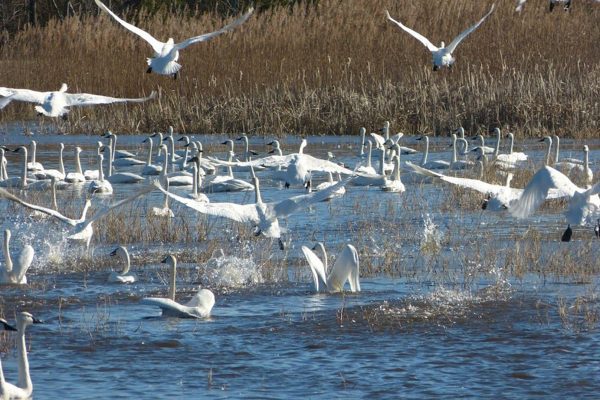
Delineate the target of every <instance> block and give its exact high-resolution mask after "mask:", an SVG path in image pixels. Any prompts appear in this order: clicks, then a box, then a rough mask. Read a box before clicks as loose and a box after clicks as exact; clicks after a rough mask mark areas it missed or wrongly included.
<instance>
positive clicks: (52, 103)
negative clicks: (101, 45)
mask: <svg viewBox="0 0 600 400" xmlns="http://www.w3.org/2000/svg"><path fill="white" fill-rule="evenodd" d="M0 96H2V98H1V99H0V110H1V109H3V108H4V107H6V106H7V105H8V104H9V103H10V102H11V101H13V100H14V101H25V102H29V103H37V104H41V105H39V106H35V110H36V111H37V112H38V113H40V114H43V115H45V116H47V117H66V115H67V114H68V113H69V111H70V110H69V107H75V106H87V105H96V104H112V103H143V102H145V101H148V100H151V99H154V98H156V92H152V93H150V96H148V97H142V98H137V99H127V98H116V97H108V96H99V95H95V94H88V93H67V84H66V83H63V84H62V86H61V88H60V90H58V91H55V92H37V91H35V90H29V89H11V88H5V87H0Z"/></svg>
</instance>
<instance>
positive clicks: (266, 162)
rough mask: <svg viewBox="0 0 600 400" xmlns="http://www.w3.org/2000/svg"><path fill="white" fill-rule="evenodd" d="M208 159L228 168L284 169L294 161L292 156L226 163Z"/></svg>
mask: <svg viewBox="0 0 600 400" xmlns="http://www.w3.org/2000/svg"><path fill="white" fill-rule="evenodd" d="M208 159H209V160H210V161H211V162H213V163H215V164H217V165H222V166H226V167H261V166H265V167H269V168H273V167H279V166H282V167H285V166H287V165H288V164H289V163H290V161H291V159H292V155H287V156H267V157H263V158H256V159H254V160H251V161H225V160H219V159H218V158H215V157H208Z"/></svg>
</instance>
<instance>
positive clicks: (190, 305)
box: [142, 255, 215, 318]
mask: <svg viewBox="0 0 600 400" xmlns="http://www.w3.org/2000/svg"><path fill="white" fill-rule="evenodd" d="M162 262H163V263H166V264H168V265H169V266H170V267H171V280H170V285H169V298H167V299H165V298H160V297H148V298H145V299H142V304H148V305H152V306H158V307H160V309H161V310H162V316H163V317H175V318H207V317H209V316H210V312H211V310H212V308H213V306H214V305H215V295H214V294H213V292H211V291H210V290H208V289H200V290H199V291H198V293H196V294H195V295H194V296H193V297H192V298H191V299H190V301H188V302H187V303H185V304H179V303H177V302H176V301H175V281H176V278H177V259H176V258H175V256H173V255H168V256H167V257H166V258H165V259H164V260H162Z"/></svg>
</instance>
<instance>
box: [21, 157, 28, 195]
mask: <svg viewBox="0 0 600 400" xmlns="http://www.w3.org/2000/svg"><path fill="white" fill-rule="evenodd" d="M26 187H27V148H25V147H23V170H22V171H21V189H25V188H26Z"/></svg>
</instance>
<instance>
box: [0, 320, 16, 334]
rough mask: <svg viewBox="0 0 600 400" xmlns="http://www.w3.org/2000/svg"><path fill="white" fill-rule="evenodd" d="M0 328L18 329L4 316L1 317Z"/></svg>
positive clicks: (7, 329)
mask: <svg viewBox="0 0 600 400" xmlns="http://www.w3.org/2000/svg"><path fill="white" fill-rule="evenodd" d="M0 328H2V329H4V330H5V331H16V330H17V328H15V327H14V326H12V325H9V324H8V322H6V320H5V319H4V318H0Z"/></svg>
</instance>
